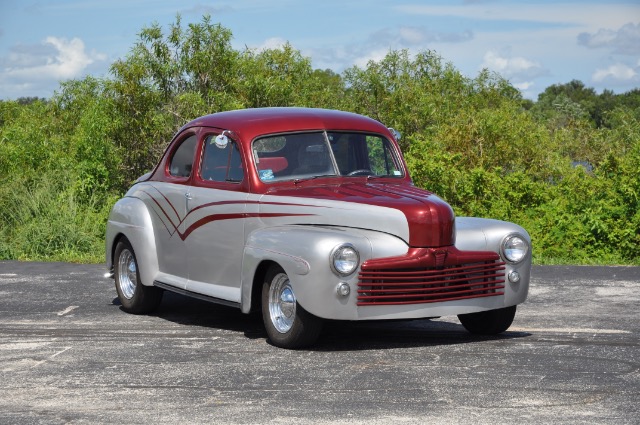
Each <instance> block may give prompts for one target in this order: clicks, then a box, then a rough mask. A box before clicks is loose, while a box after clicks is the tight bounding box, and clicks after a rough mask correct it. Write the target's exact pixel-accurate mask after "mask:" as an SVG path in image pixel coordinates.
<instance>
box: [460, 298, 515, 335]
mask: <svg viewBox="0 0 640 425" xmlns="http://www.w3.org/2000/svg"><path fill="white" fill-rule="evenodd" d="M515 315H516V306H515V305H514V306H511V307H506V308H501V309H498V310H487V311H480V312H478V313H469V314H459V315H458V319H459V320H460V323H462V326H464V328H465V329H466V330H467V331H469V332H471V333H472V334H478V335H496V334H499V333H502V332H504V331H506V330H507V329H509V326H511V323H513V318H514V317H515Z"/></svg>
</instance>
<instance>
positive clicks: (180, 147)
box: [138, 129, 198, 289]
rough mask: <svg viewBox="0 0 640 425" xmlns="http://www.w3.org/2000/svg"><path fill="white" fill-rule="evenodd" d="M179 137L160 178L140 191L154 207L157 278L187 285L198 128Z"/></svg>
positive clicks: (172, 147)
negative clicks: (187, 223) (188, 232)
mask: <svg viewBox="0 0 640 425" xmlns="http://www.w3.org/2000/svg"><path fill="white" fill-rule="evenodd" d="M176 140H177V141H176V142H175V143H173V144H172V145H171V146H170V147H169V151H168V152H167V154H168V160H167V162H166V167H165V169H164V170H159V171H160V172H159V173H158V174H159V176H158V178H157V179H153V180H150V181H147V182H144V183H141V184H139V189H138V191H139V193H140V194H141V195H140V196H141V199H143V200H144V202H145V204H146V205H147V208H149V211H151V220H152V223H153V229H154V234H155V243H156V251H157V255H158V268H159V273H158V276H156V278H155V280H158V281H160V282H162V283H165V284H169V285H172V286H176V287H178V288H181V289H186V286H187V279H188V269H187V265H186V261H185V260H186V251H185V242H184V230H185V227H184V219H185V216H186V213H187V200H188V199H187V197H188V196H189V190H190V181H191V177H192V174H193V168H194V167H193V162H194V160H195V157H196V147H197V140H198V139H197V129H191V130H190V131H188V132H186V133H185V134H183V135H180V136H178V137H177V139H176Z"/></svg>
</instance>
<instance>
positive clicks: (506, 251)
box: [500, 233, 531, 264]
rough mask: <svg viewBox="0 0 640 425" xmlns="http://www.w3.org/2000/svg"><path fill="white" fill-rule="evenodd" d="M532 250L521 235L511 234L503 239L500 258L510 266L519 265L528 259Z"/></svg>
mask: <svg viewBox="0 0 640 425" xmlns="http://www.w3.org/2000/svg"><path fill="white" fill-rule="evenodd" d="M530 249H531V247H530V246H529V241H528V240H527V238H525V237H524V236H522V235H521V234H519V233H511V234H509V235H507V236H505V237H504V239H502V243H501V244H500V256H501V257H502V259H503V260H504V261H506V262H507V263H509V264H518V263H521V262H522V261H524V259H525V258H527V255H529V251H530Z"/></svg>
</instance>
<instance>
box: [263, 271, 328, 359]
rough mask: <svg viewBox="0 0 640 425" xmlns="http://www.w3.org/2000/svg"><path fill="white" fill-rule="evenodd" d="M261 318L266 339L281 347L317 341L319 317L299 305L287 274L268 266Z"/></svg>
mask: <svg viewBox="0 0 640 425" xmlns="http://www.w3.org/2000/svg"><path fill="white" fill-rule="evenodd" d="M262 320H263V322H264V327H265V329H266V330H267V335H268V336H269V340H270V341H271V342H272V343H273V345H276V346H278V347H282V348H302V347H306V346H309V345H312V344H313V343H314V342H316V341H317V339H318V336H319V335H320V331H321V330H322V319H320V318H318V317H316V316H314V315H313V314H311V313H309V312H308V311H306V310H305V309H304V308H302V307H301V306H300V305H299V304H298V302H297V300H296V295H295V293H294V292H293V287H292V286H291V283H290V281H289V276H287V274H286V273H285V272H284V270H283V269H282V268H281V267H279V266H272V267H271V268H270V269H269V270H268V271H267V273H266V275H265V279H264V283H263V285H262Z"/></svg>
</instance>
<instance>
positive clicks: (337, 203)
mask: <svg viewBox="0 0 640 425" xmlns="http://www.w3.org/2000/svg"><path fill="white" fill-rule="evenodd" d="M272 196H274V198H272ZM280 197H286V198H287V199H288V200H291V199H293V198H296V199H297V202H299V201H300V198H306V199H308V200H309V201H312V200H316V201H324V202H309V205H307V206H310V207H313V209H312V210H311V214H309V216H313V217H314V218H313V219H310V218H308V219H307V220H306V221H308V222H309V223H311V224H324V225H337V226H345V227H358V228H366V229H371V230H378V231H381V232H385V233H391V234H396V235H397V236H398V237H400V238H402V239H404V240H405V241H407V243H408V244H409V245H410V246H412V247H439V246H449V245H453V244H454V243H455V230H454V223H455V216H454V213H453V210H452V209H451V207H450V206H449V204H447V203H446V202H445V201H443V200H442V199H440V198H439V197H437V196H436V195H434V194H433V193H431V192H429V191H426V190H423V189H419V188H417V187H415V186H411V185H409V184H406V183H401V184H382V183H344V184H337V185H314V186H307V185H305V186H302V185H301V186H299V187H295V188H276V189H273V190H270V191H269V192H268V194H267V196H266V197H265V198H263V199H264V201H267V202H265V204H266V203H269V202H268V200H269V199H277V198H280ZM280 199H282V198H280ZM318 207H325V208H318ZM400 221H403V223H400ZM407 231H408V235H407V234H406V233H407Z"/></svg>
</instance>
